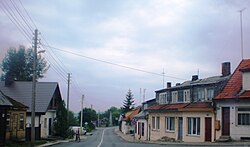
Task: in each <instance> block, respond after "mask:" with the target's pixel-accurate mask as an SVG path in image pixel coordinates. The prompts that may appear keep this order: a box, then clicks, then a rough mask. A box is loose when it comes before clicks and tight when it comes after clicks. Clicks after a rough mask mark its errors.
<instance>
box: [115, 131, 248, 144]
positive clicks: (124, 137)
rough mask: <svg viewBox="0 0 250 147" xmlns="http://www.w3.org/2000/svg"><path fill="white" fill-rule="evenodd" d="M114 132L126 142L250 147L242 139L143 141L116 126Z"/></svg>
mask: <svg viewBox="0 0 250 147" xmlns="http://www.w3.org/2000/svg"><path fill="white" fill-rule="evenodd" d="M115 133H116V134H117V135H118V136H120V137H121V138H122V139H124V140H125V141H127V142H134V143H135V142H137V143H147V144H161V145H182V146H201V145H202V146H234V145H235V146H244V147H250V142H249V141H243V142H236V141H231V142H202V143H200V142H199V143H198V142H197V143H196V142H161V141H143V140H135V139H134V136H131V135H130V134H123V133H122V132H121V131H119V129H118V128H115Z"/></svg>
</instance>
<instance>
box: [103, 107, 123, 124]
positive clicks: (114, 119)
mask: <svg viewBox="0 0 250 147" xmlns="http://www.w3.org/2000/svg"><path fill="white" fill-rule="evenodd" d="M110 112H111V114H112V123H113V126H117V125H118V119H119V116H120V114H121V109H118V108H116V107H114V106H112V107H110V108H109V109H108V110H107V111H105V112H104V113H102V114H101V115H100V119H103V118H105V119H103V120H107V122H106V123H107V125H109V115H110Z"/></svg>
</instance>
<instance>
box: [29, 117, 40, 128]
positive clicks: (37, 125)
mask: <svg viewBox="0 0 250 147" xmlns="http://www.w3.org/2000/svg"><path fill="white" fill-rule="evenodd" d="M39 117H40V116H38V115H36V116H35V127H39V124H40V123H39ZM26 127H28V128H30V127H31V116H30V115H27V116H26Z"/></svg>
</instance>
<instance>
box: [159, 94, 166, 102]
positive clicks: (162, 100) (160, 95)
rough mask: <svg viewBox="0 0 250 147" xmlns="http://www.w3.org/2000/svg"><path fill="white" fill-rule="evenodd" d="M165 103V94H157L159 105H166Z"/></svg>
mask: <svg viewBox="0 0 250 147" xmlns="http://www.w3.org/2000/svg"><path fill="white" fill-rule="evenodd" d="M166 102H167V93H166V92H164V93H160V94H159V103H160V104H166Z"/></svg>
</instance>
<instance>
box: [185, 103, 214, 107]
mask: <svg viewBox="0 0 250 147" xmlns="http://www.w3.org/2000/svg"><path fill="white" fill-rule="evenodd" d="M185 108H212V104H211V102H197V103H190V104H189V105H187V106H186V107H185Z"/></svg>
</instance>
